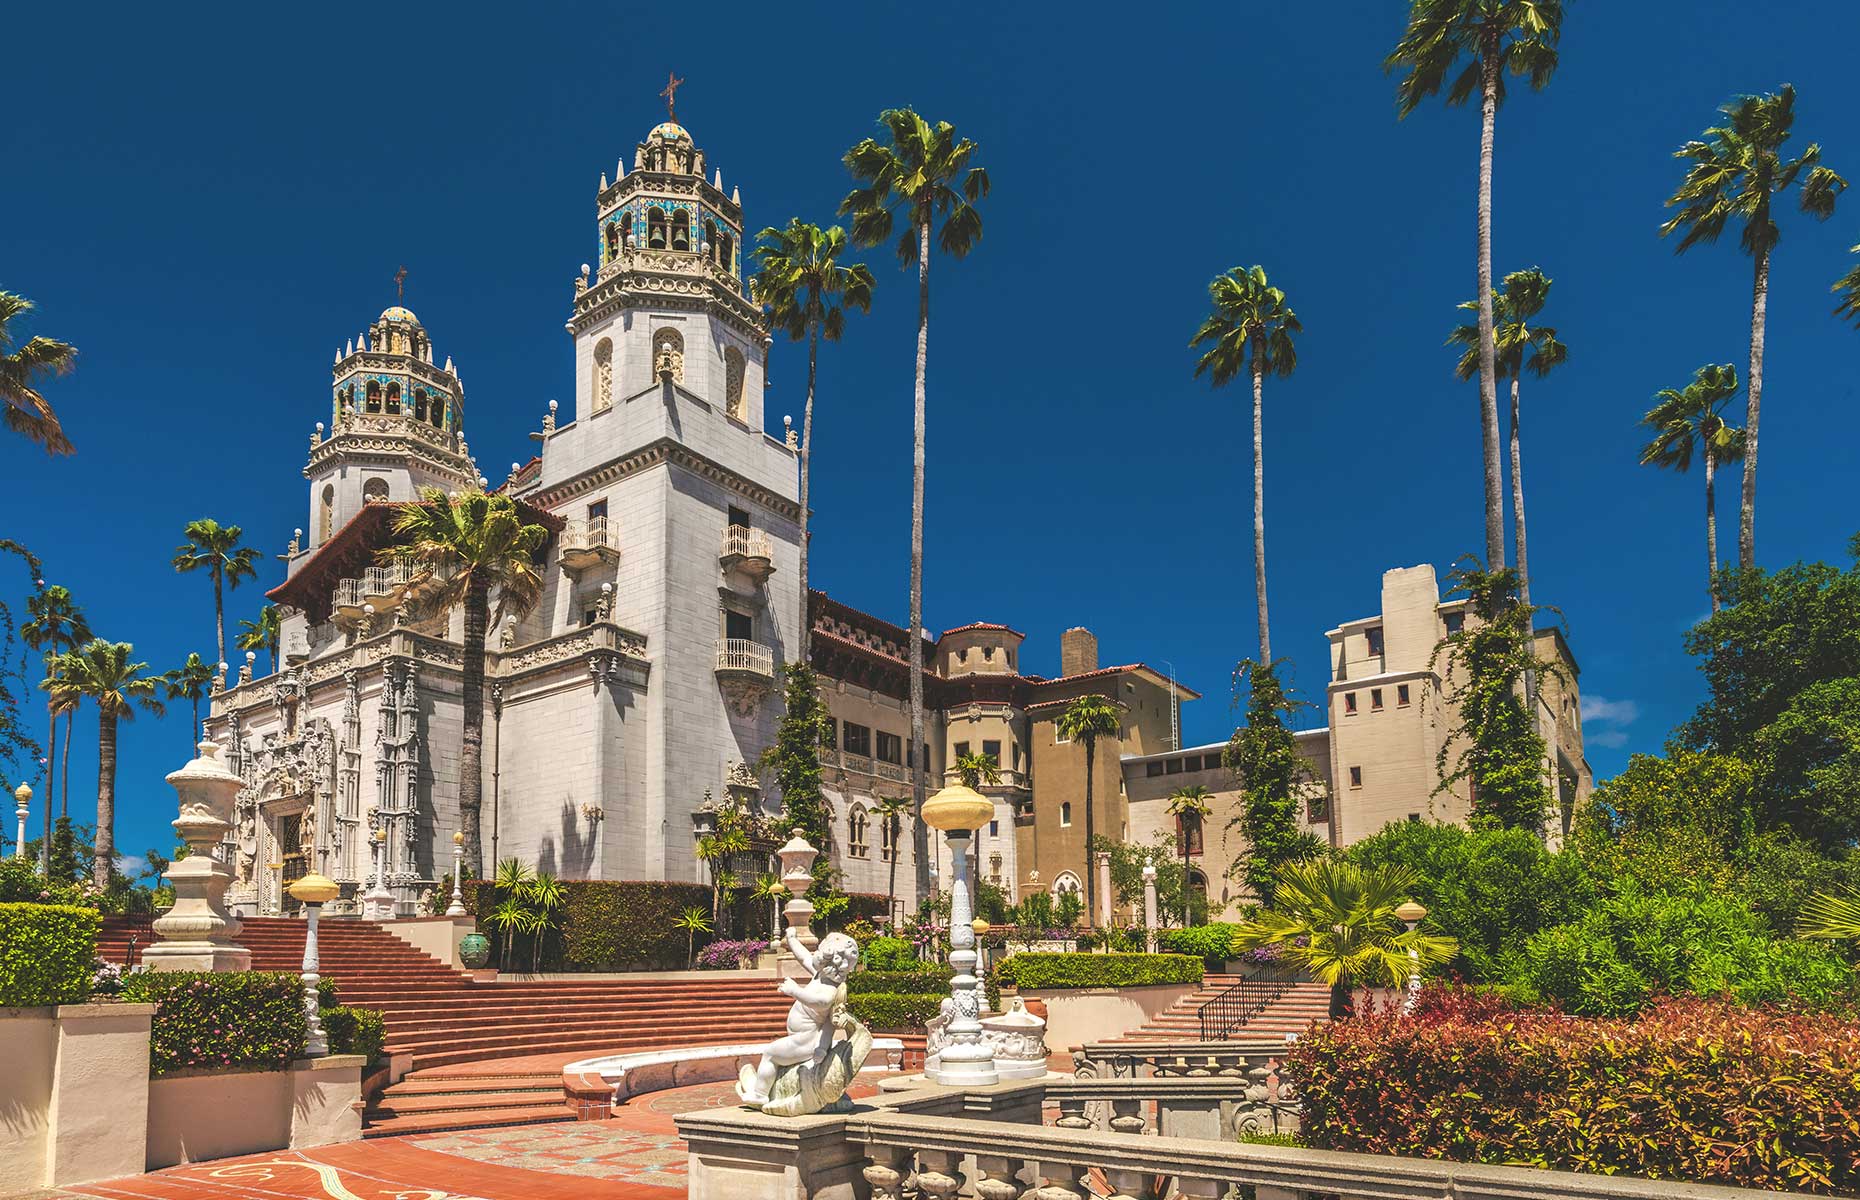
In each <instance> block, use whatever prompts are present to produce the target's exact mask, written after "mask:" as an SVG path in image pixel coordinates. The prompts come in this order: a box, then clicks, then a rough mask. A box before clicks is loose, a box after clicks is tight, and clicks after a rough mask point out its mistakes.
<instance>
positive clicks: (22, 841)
mask: <svg viewBox="0 0 1860 1200" xmlns="http://www.w3.org/2000/svg"><path fill="white" fill-rule="evenodd" d="M13 799H14V800H15V801H17V802H18V803H19V807H18V808H16V809H14V810H13V815H14V816H16V817H18V818H19V838H18V840H16V841H15V842H14V843H13V857H14V858H24V857H26V814H27V813H28V812H31V811H32V785H31V784H29V783H22V784H20V785H19V786H18V787H16V788H14V789H13Z"/></svg>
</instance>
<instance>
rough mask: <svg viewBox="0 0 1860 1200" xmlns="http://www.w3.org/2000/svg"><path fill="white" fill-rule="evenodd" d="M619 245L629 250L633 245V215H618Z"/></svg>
mask: <svg viewBox="0 0 1860 1200" xmlns="http://www.w3.org/2000/svg"><path fill="white" fill-rule="evenodd" d="M620 244H621V245H622V246H626V247H628V248H631V247H632V245H633V214H632V213H622V214H620Z"/></svg>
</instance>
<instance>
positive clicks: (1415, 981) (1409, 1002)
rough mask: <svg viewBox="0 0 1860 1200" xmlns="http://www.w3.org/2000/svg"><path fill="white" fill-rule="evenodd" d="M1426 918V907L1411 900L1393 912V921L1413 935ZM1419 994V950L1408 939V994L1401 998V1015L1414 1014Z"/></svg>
mask: <svg viewBox="0 0 1860 1200" xmlns="http://www.w3.org/2000/svg"><path fill="white" fill-rule="evenodd" d="M1426 916H1427V906H1426V905H1424V904H1419V903H1416V902H1415V901H1413V900H1409V901H1406V902H1404V903H1403V904H1402V906H1401V907H1400V908H1398V909H1396V910H1395V919H1396V920H1398V921H1400V922H1401V923H1402V924H1404V925H1406V926H1407V927H1408V932H1409V933H1413V932H1414V931H1415V928H1416V927H1417V926H1418V925H1420V923H1421V921H1422V919H1423V918H1424V917H1426ZM1420 994H1421V949H1420V947H1419V946H1417V945H1415V944H1414V942H1413V940H1412V939H1410V941H1409V944H1408V994H1407V995H1406V996H1404V997H1402V1002H1401V1015H1402V1016H1404V1017H1405V1016H1408V1015H1409V1014H1410V1013H1412V1012H1414V1002H1415V998H1416V997H1418V996H1419V995H1420Z"/></svg>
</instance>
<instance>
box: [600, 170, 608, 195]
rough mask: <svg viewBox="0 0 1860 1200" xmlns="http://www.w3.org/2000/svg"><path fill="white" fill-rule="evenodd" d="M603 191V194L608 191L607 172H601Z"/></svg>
mask: <svg viewBox="0 0 1860 1200" xmlns="http://www.w3.org/2000/svg"><path fill="white" fill-rule="evenodd" d="M601 190H602V191H603V192H604V191H606V190H607V172H605V171H602V172H601Z"/></svg>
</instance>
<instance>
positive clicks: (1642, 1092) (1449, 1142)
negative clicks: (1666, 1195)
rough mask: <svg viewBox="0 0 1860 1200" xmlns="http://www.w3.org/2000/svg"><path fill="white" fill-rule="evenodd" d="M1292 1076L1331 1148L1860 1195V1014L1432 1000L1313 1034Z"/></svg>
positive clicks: (1310, 1121)
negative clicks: (1601, 1013) (1599, 1009)
mask: <svg viewBox="0 0 1860 1200" xmlns="http://www.w3.org/2000/svg"><path fill="white" fill-rule="evenodd" d="M1286 1069H1287V1074H1288V1076H1289V1077H1290V1079H1291V1080H1292V1081H1293V1082H1294V1083H1295V1084H1296V1085H1297V1087H1298V1091H1299V1094H1300V1096H1301V1098H1302V1103H1303V1108H1304V1112H1303V1122H1304V1123H1303V1129H1304V1132H1303V1136H1304V1138H1305V1140H1306V1141H1307V1142H1309V1143H1310V1144H1311V1145H1312V1146H1315V1147H1317V1148H1319V1149H1326V1150H1345V1151H1353V1152H1357V1153H1367V1154H1396V1155H1417V1156H1421V1157H1427V1158H1445V1159H1451V1160H1453V1161H1458V1162H1480V1163H1515V1164H1524V1165H1529V1166H1537V1167H1548V1168H1553V1169H1557V1170H1566V1171H1583V1172H1591V1173H1595V1174H1626V1175H1637V1176H1644V1177H1646V1178H1649V1179H1671V1180H1690V1181H1695V1182H1702V1183H1717V1184H1729V1185H1732V1186H1735V1187H1745V1188H1762V1189H1775V1190H1779V1191H1780V1190H1791V1191H1812V1192H1822V1193H1830V1192H1832V1193H1841V1194H1853V1193H1854V1192H1856V1191H1860V1087H1857V1086H1856V1080H1857V1079H1860V1022H1856V1021H1854V1020H1852V1019H1841V1018H1837V1017H1832V1016H1829V1015H1826V1014H1816V1015H1806V1014H1793V1015H1792V1014H1787V1013H1782V1012H1778V1011H1775V1010H1770V1009H1761V1008H1744V1007H1739V1006H1737V1005H1735V1004H1732V1003H1728V1002H1725V1001H1720V1000H1697V999H1686V1000H1665V1001H1661V1002H1659V1003H1657V1004H1655V1005H1654V1006H1653V1007H1651V1008H1649V1009H1647V1010H1646V1011H1644V1012H1643V1013H1641V1014H1640V1015H1639V1016H1637V1017H1634V1018H1626V1019H1624V1018H1584V1017H1575V1016H1569V1015H1567V1014H1563V1013H1557V1012H1549V1011H1535V1012H1507V1011H1503V1010H1502V1008H1501V1007H1500V1006H1499V1005H1498V1004H1497V1003H1496V1002H1494V1001H1493V1000H1492V999H1491V998H1490V997H1466V998H1461V997H1459V996H1457V995H1455V994H1454V993H1450V992H1444V991H1443V990H1441V989H1429V990H1428V991H1426V992H1424V993H1423V994H1422V1003H1421V1004H1420V1005H1418V1006H1417V1008H1416V1011H1415V1014H1414V1015H1413V1016H1412V1017H1411V1018H1409V1019H1402V1018H1400V1017H1399V1016H1394V1015H1390V1016H1370V1017H1364V1018H1358V1019H1353V1020H1346V1021H1334V1022H1330V1023H1328V1024H1321V1025H1317V1026H1314V1027H1313V1028H1312V1029H1311V1031H1310V1032H1308V1033H1307V1034H1305V1035H1304V1037H1302V1038H1301V1039H1300V1040H1299V1041H1298V1042H1297V1044H1296V1045H1295V1046H1294V1047H1293V1048H1292V1051H1291V1053H1290V1055H1289V1057H1288V1061H1287V1065H1286Z"/></svg>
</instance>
